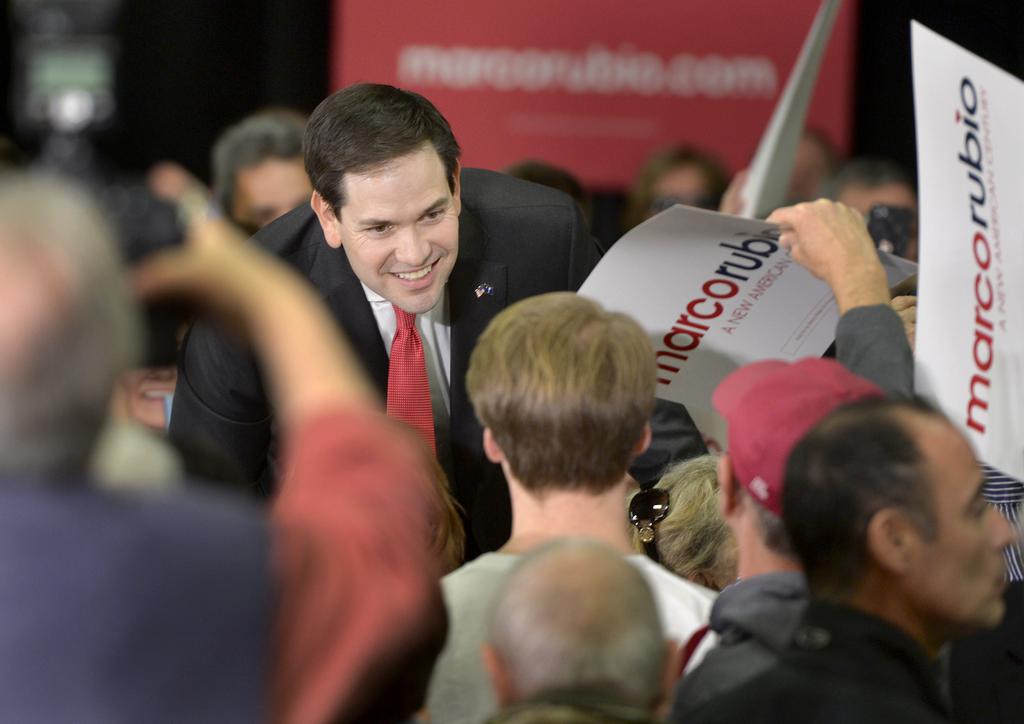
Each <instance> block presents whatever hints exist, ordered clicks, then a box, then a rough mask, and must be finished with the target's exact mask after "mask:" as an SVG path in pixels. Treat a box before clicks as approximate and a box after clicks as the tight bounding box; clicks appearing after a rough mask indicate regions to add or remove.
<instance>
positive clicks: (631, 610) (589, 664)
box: [489, 541, 667, 708]
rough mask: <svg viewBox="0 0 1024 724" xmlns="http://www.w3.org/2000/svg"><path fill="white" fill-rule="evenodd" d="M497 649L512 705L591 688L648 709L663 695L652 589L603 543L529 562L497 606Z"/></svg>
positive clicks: (492, 635) (558, 546) (577, 544)
mask: <svg viewBox="0 0 1024 724" xmlns="http://www.w3.org/2000/svg"><path fill="white" fill-rule="evenodd" d="M489 643H490V646H491V648H492V650H493V654H494V656H495V657H496V658H497V659H498V661H499V664H500V666H501V668H502V669H503V670H504V673H505V675H506V678H507V688H508V689H509V690H510V692H511V695H510V696H506V698H508V699H510V700H511V701H519V700H522V699H526V698H529V697H532V696H536V695H537V694H540V693H541V692H544V691H551V690H564V689H580V688H584V689H600V690H602V691H606V692H612V693H613V694H614V695H615V696H616V697H617V698H618V699H619V700H621V701H622V702H623V703H628V704H632V705H635V706H641V707H645V708H646V707H653V706H654V705H655V704H656V703H657V701H658V699H659V697H660V695H661V693H662V682H663V674H664V669H665V664H666V652H667V647H666V644H665V639H664V635H663V634H662V628H661V623H660V621H659V618H658V611H657V607H656V605H655V602H654V598H653V596H652V594H651V591H650V588H649V587H648V586H647V582H646V581H645V580H644V578H643V576H642V575H641V574H640V573H639V571H637V569H636V568H635V567H633V566H632V565H630V563H629V562H628V561H627V560H626V559H625V558H624V557H623V556H622V555H621V554H619V553H617V552H615V551H614V550H612V549H610V548H608V547H606V546H604V545H601V544H598V543H593V542H586V541H560V542H557V543H553V544H551V545H548V546H544V547H543V548H541V549H538V550H537V551H536V552H535V553H533V554H531V555H530V556H528V557H527V558H526V559H524V560H523V562H522V563H521V564H520V565H519V567H518V568H517V569H516V570H515V571H514V573H513V574H512V575H511V576H510V577H509V578H508V580H507V581H506V583H505V586H504V588H503V590H502V592H501V593H500V594H499V595H498V597H497V598H496V601H495V606H494V609H493V610H492V618H491V626H490V632H489ZM511 701H506V702H505V703H511Z"/></svg>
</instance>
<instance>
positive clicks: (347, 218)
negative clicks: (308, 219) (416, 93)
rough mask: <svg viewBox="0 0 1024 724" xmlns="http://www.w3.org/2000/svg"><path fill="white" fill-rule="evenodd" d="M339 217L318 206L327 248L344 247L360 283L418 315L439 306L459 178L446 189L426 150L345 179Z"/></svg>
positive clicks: (453, 249)
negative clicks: (328, 246) (342, 203)
mask: <svg viewBox="0 0 1024 724" xmlns="http://www.w3.org/2000/svg"><path fill="white" fill-rule="evenodd" d="M342 183H343V184H344V187H343V190H344V198H345V203H344V205H343V206H342V207H341V211H340V213H339V214H338V215H337V216H335V215H334V213H333V212H332V211H330V210H329V209H325V208H324V207H323V205H322V204H321V205H319V206H318V203H317V201H316V200H315V199H314V205H313V206H314V209H315V210H316V212H317V216H318V217H319V218H320V225H321V226H322V227H323V230H324V236H325V237H326V239H327V243H328V244H330V245H331V246H334V247H341V248H342V249H344V251H345V254H346V255H347V257H348V261H349V264H351V265H352V271H354V272H355V274H356V276H357V277H359V280H360V281H362V282H363V284H365V285H366V286H368V287H369V288H370V289H372V290H373V291H375V292H377V293H378V294H380V295H381V296H382V297H384V298H385V299H387V300H388V301H390V302H391V303H393V304H395V305H396V306H398V307H400V308H401V309H404V310H405V311H407V312H411V313H413V314H422V313H423V312H426V311H428V310H430V309H432V308H433V307H434V305H436V304H437V302H438V301H439V300H440V298H441V294H442V293H443V292H444V285H445V283H446V282H447V281H448V275H449V274H451V271H452V267H454V266H455V259H456V258H457V257H458V254H459V211H460V210H461V208H462V207H461V200H460V197H459V180H458V172H456V177H455V188H454V189H451V188H449V186H448V179H447V176H446V174H445V168H444V164H443V163H442V162H441V158H440V157H439V156H438V155H437V152H436V151H435V150H434V149H433V147H432V146H430V145H429V144H426V145H424V146H423V147H422V148H420V149H419V150H416V151H413V152H412V153H409V154H407V155H405V156H400V157H399V158H396V159H392V160H391V161H389V162H387V163H386V164H384V165H383V166H381V167H380V168H376V169H373V170H371V171H369V172H367V173H347V174H345V177H344V179H343V180H342Z"/></svg>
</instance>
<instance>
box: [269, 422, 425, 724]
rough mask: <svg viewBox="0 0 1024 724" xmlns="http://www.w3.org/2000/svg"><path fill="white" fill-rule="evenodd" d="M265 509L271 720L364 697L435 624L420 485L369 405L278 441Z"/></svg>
mask: <svg viewBox="0 0 1024 724" xmlns="http://www.w3.org/2000/svg"><path fill="white" fill-rule="evenodd" d="M285 463H286V467H285V470H286V472H285V475H284V476H283V478H282V484H281V486H280V492H279V494H278V497H277V499H276V500H275V502H274V505H273V509H272V512H271V515H272V519H273V525H274V528H275V539H274V565H275V572H276V574H277V580H278V582H279V599H278V607H277V611H276V616H275V620H274V631H273V650H272V653H271V666H270V671H271V711H272V717H273V720H274V721H275V722H294V723H296V724H300V723H301V724H309V723H311V722H321V721H327V720H330V719H331V718H332V717H333V716H334V715H336V714H337V713H338V712H351V711H352V710H353V709H354V708H358V707H360V706H362V705H365V703H366V699H367V697H370V696H373V694H374V690H375V687H376V686H379V685H380V683H381V682H383V681H385V680H386V679H387V677H388V676H389V675H390V673H391V671H392V670H393V669H394V668H395V667H402V666H405V665H408V664H409V662H408V661H406V659H407V658H408V657H410V656H413V655H415V652H416V651H417V649H419V648H422V647H424V646H425V643H424V642H425V641H427V640H429V639H432V638H436V631H437V629H438V628H439V627H443V623H439V622H443V620H444V619H443V604H442V603H441V598H440V592H439V589H438V584H437V571H436V564H435V563H433V562H432V561H430V560H429V558H428V553H427V543H426V541H427V540H428V535H427V526H428V523H427V511H428V510H429V508H428V504H427V502H426V501H427V498H426V497H425V496H426V495H427V494H428V493H427V492H425V491H429V490H430V487H429V486H430V482H429V480H428V478H427V473H426V471H425V470H424V466H423V465H422V462H421V461H420V460H418V459H417V451H416V450H415V449H414V448H413V447H412V446H411V445H410V443H409V440H408V438H407V437H406V436H403V435H401V434H397V433H396V431H395V430H394V429H393V428H392V423H390V422H389V421H388V420H387V418H385V417H384V416H383V415H381V414H378V413H371V412H363V411H346V412H336V413H330V414H323V415H319V416H316V417H315V418H314V419H310V420H308V421H306V422H305V423H304V424H301V425H299V426H297V428H296V429H295V430H294V431H293V432H292V434H291V436H290V437H289V438H288V439H287V440H286V441H285Z"/></svg>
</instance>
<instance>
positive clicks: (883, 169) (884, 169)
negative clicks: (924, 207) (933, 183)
mask: <svg viewBox="0 0 1024 724" xmlns="http://www.w3.org/2000/svg"><path fill="white" fill-rule="evenodd" d="M889 184H896V185H899V186H906V187H907V188H908V189H910V190H911V191H913V192H914V193H915V195H916V193H917V191H916V188H917V187H916V185H915V184H914V178H913V177H912V176H911V175H910V173H908V172H907V170H906V169H905V168H903V167H902V166H900V165H899V164H898V163H896V162H895V161H890V160H889V159H887V158H878V157H874V156H864V157H861V158H854V159H851V160H850V161H847V162H846V163H845V164H843V165H842V167H840V169H839V171H837V172H836V175H835V176H833V177H832V179H831V180H830V181H829V182H828V184H827V185H826V190H827V191H828V196H829V198H833V199H837V198H839V195H840V194H841V193H842V192H843V191H844V190H845V189H846V187H847V186H864V187H866V188H869V189H873V188H878V187H879V186H888V185H889Z"/></svg>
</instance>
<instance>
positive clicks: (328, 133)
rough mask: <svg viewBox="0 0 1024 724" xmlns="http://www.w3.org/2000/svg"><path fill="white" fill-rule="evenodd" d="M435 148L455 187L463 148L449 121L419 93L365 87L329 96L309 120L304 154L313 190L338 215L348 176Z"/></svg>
mask: <svg viewBox="0 0 1024 724" xmlns="http://www.w3.org/2000/svg"><path fill="white" fill-rule="evenodd" d="M425 143H430V144H431V145H432V146H433V147H434V150H435V151H437V155H438V156H440V157H441V162H442V163H443V164H444V169H445V173H446V174H447V177H448V186H449V188H451V189H453V190H454V188H455V168H456V166H457V164H458V160H459V144H458V143H457V142H456V141H455V136H454V135H453V134H452V129H451V127H450V126H449V125H448V121H446V120H445V118H444V116H442V115H441V113H440V112H439V111H438V110H437V108H435V107H434V104H433V103H431V102H430V101H428V100H427V99H426V98H424V97H423V96H421V95H420V94H418V93H413V92H411V91H406V90H402V89H400V88H395V87H394V86H390V85H381V84H377V83H359V84H356V85H351V86H349V87H347V88H344V89H342V90H340V91H338V92H337V93H334V94H333V95H330V96H328V97H327V98H326V99H325V100H324V101H323V102H322V103H321V104H320V105H319V106H317V107H316V110H314V111H313V115H311V116H310V117H309V124H308V125H307V126H306V137H305V140H304V141H303V151H304V154H305V159H306V173H308V174H309V179H310V181H311V182H312V184H313V190H315V191H316V192H317V193H318V194H320V195H321V196H322V197H323V198H324V199H326V200H327V202H328V203H329V204H330V205H331V208H332V209H333V210H334V213H335V214H338V213H339V212H340V210H341V207H342V206H343V205H344V204H345V198H344V194H343V192H342V181H343V179H344V176H345V174H346V173H362V172H364V171H369V170H372V169H375V168H378V167H380V166H381V165H383V164H385V163H387V162H388V161H390V160H392V159H395V158H398V157H400V156H405V155H406V154H409V153H412V152H413V151H416V150H418V149H419V148H420V147H422V146H423V144H425Z"/></svg>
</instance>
